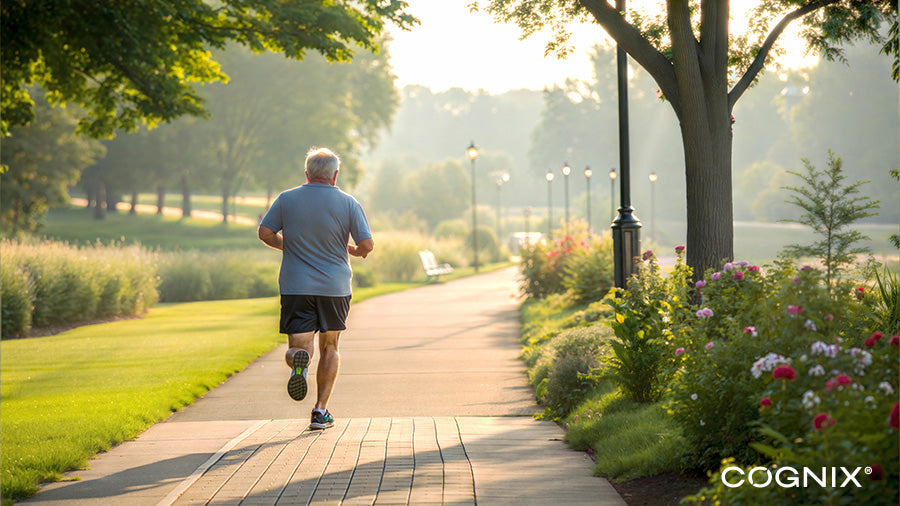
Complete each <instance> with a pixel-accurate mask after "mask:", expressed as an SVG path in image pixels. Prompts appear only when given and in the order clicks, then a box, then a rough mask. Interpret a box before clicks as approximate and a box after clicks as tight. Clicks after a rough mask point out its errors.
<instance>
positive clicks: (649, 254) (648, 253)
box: [641, 250, 653, 261]
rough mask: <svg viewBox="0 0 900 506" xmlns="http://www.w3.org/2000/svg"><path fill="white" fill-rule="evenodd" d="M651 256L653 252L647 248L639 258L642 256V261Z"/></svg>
mask: <svg viewBox="0 0 900 506" xmlns="http://www.w3.org/2000/svg"><path fill="white" fill-rule="evenodd" d="M652 257H653V252H652V251H650V250H647V251H645V252H644V254H643V256H642V257H641V258H643V259H644V261H647V260H650V258H652Z"/></svg>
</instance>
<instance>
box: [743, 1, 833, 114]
mask: <svg viewBox="0 0 900 506" xmlns="http://www.w3.org/2000/svg"><path fill="white" fill-rule="evenodd" d="M838 1H840V0H815V1H814V2H810V3H808V4H806V5H804V6H803V7H800V8H799V9H797V10H795V11H793V12H790V13H788V14H787V15H786V16H784V18H782V19H781V21H779V22H778V24H777V25H775V27H774V28H772V31H771V32H769V35H768V36H767V37H766V40H765V42H763V45H762V47H760V48H759V52H758V53H757V54H756V58H754V59H753V63H751V64H750V67H748V68H747V71H746V72H744V75H743V76H741V79H740V80H739V81H738V82H737V83H736V84H735V85H734V88H732V89H731V91H730V92H729V93H728V107H729V109H731V108H733V107H734V104H735V103H736V102H737V101H738V99H739V98H741V95H743V94H744V92H745V91H747V88H749V87H750V84H751V83H753V80H754V79H756V76H757V75H758V74H759V72H760V71H761V70H762V69H763V66H764V64H765V62H766V58H767V57H768V56H769V52H770V51H771V50H772V46H774V45H775V41H776V40H778V37H780V36H781V34H782V32H784V30H785V28H787V26H788V25H789V24H791V23H792V22H793V21H794V20H795V19H797V18H801V17H803V16H805V15H807V14H809V13H810V12H813V11H815V10H818V9H821V8H822V7H825V6H827V5H830V4H833V3H836V2H838Z"/></svg>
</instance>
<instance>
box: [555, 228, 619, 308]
mask: <svg viewBox="0 0 900 506" xmlns="http://www.w3.org/2000/svg"><path fill="white" fill-rule="evenodd" d="M563 269H564V271H565V276H564V277H563V280H562V285H563V287H564V288H565V289H566V290H567V291H568V293H569V295H570V296H571V297H572V299H573V301H574V302H576V303H578V304H582V303H589V302H595V301H599V300H601V299H602V298H603V297H604V296H605V295H606V293H607V292H609V289H610V288H612V287H613V284H614V283H615V270H614V266H613V244H612V237H610V236H609V235H608V234H604V235H602V236H591V237H588V238H587V239H585V240H583V241H581V244H580V247H579V248H575V249H574V250H573V251H572V253H571V255H570V256H569V258H568V259H567V261H566V262H565V265H564V266H563Z"/></svg>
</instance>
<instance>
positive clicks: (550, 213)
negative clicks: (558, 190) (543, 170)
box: [546, 170, 553, 239]
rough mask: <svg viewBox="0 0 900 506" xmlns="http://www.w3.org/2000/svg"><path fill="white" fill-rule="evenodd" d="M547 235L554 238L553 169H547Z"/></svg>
mask: <svg viewBox="0 0 900 506" xmlns="http://www.w3.org/2000/svg"><path fill="white" fill-rule="evenodd" d="M546 177H547V214H548V218H547V220H548V221H547V237H548V238H550V239H552V238H553V185H552V183H553V171H552V170H548V171H547V176H546Z"/></svg>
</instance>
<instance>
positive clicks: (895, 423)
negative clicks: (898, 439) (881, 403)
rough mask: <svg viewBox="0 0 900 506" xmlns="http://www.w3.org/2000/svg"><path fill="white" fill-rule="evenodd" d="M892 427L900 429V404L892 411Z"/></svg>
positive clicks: (895, 405)
mask: <svg viewBox="0 0 900 506" xmlns="http://www.w3.org/2000/svg"><path fill="white" fill-rule="evenodd" d="M891 427H893V428H895V429H900V402H898V403H896V404H894V407H893V409H891Z"/></svg>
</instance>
